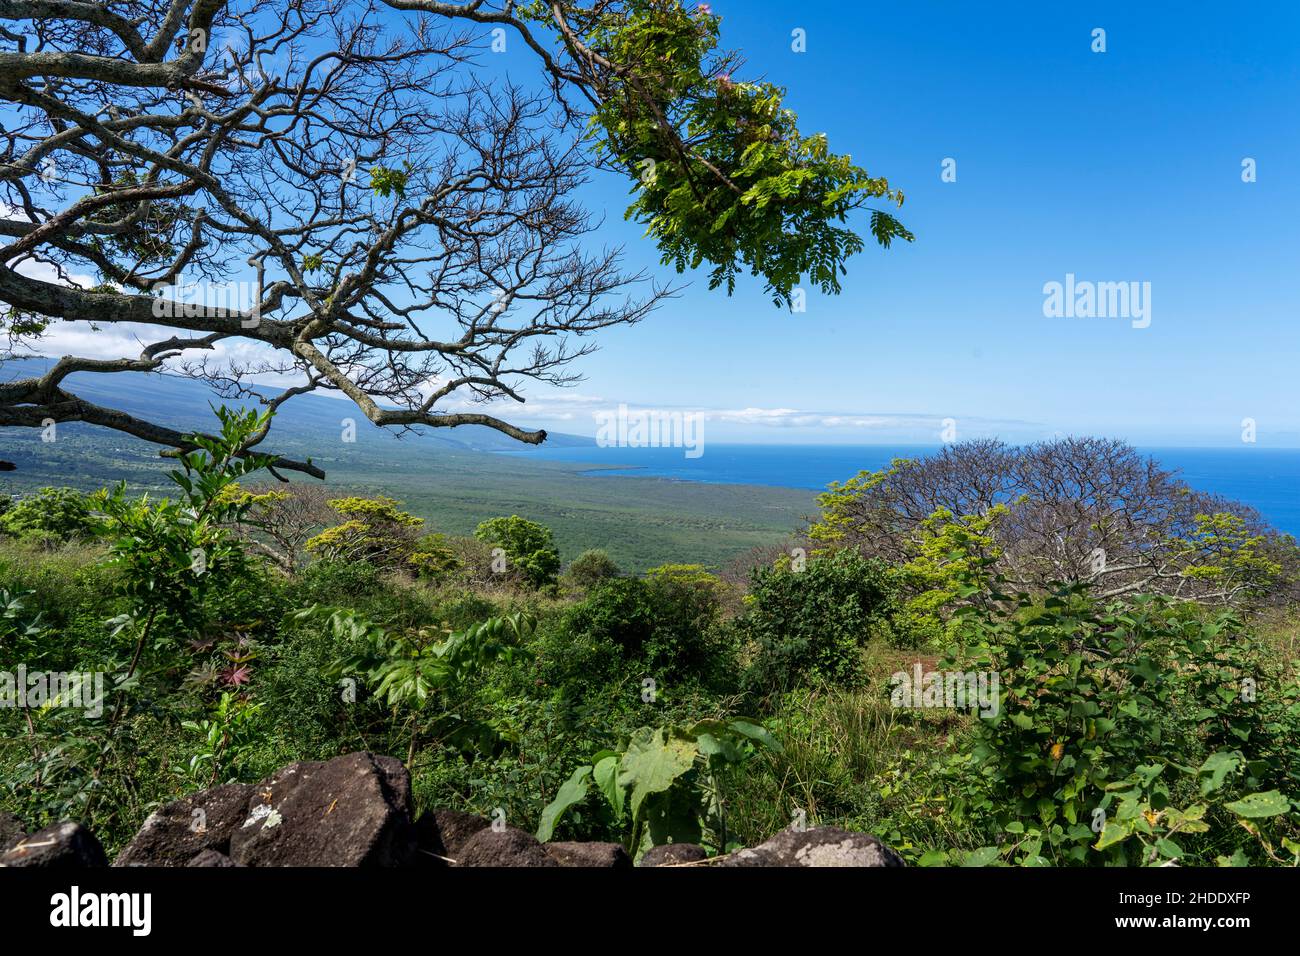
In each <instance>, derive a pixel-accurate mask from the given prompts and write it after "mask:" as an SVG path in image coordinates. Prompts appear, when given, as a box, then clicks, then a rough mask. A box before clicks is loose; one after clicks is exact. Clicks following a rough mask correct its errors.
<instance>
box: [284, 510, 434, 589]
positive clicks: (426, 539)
mask: <svg viewBox="0 0 1300 956" xmlns="http://www.w3.org/2000/svg"><path fill="white" fill-rule="evenodd" d="M329 504H330V507H331V508H333V509H334V510H335V511H336V512H338V514H339V515H340V516H342V517H343V518H345V519H347V520H345V521H344V522H343V523H342V524H339V525H335V526H334V527H332V528H326V529H325V530H324V531H322V532H321V533H320V534H318V535H316V536H315V537H314V538H312V539H311V540H309V541H308V542H307V550H308V551H309V552H311V553H312V554H314V555H316V556H317V557H320V558H325V559H327V560H335V561H349V562H353V561H360V562H365V563H367V564H372V565H375V566H376V567H380V568H384V569H386V570H403V571H409V572H411V573H412V574H425V575H430V576H440V575H442V574H444V573H446V572H448V571H450V570H452V569H453V568H455V566H456V563H457V562H456V559H455V555H453V554H452V552H451V550H450V549H449V548H448V547H447V546H446V543H445V541H444V539H443V537H442V535H430V536H422V535H421V534H420V528H421V527H422V526H423V525H424V519H423V518H417V517H415V515H412V514H408V513H407V512H405V511H402V510H401V509H400V508H398V507H397V505H398V503H397V501H395V500H394V499H392V498H388V497H385V496H383V495H380V496H379V497H377V498H357V497H352V498H335V499H334V500H332V501H330V503H329Z"/></svg>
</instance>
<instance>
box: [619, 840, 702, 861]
mask: <svg viewBox="0 0 1300 956" xmlns="http://www.w3.org/2000/svg"><path fill="white" fill-rule="evenodd" d="M708 858H709V854H708V853H706V852H705V851H704V847H702V846H700V845H699V844H696V843H661V844H660V845H659V846H652V847H651V848H650V849H648V850H646V851H645V852H644V853H642V854H641V859H639V860H637V863H636V865H637V866H680V865H681V864H683V863H698V862H699V861H700V860H707V859H708Z"/></svg>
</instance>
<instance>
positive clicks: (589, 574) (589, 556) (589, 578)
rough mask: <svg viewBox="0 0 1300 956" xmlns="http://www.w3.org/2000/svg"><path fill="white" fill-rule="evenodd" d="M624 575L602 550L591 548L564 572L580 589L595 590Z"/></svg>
mask: <svg viewBox="0 0 1300 956" xmlns="http://www.w3.org/2000/svg"><path fill="white" fill-rule="evenodd" d="M622 574H623V572H622V571H620V570H619V567H618V565H617V564H615V563H614V560H613V559H612V558H611V557H610V556H609V554H608V553H607V552H606V551H604V550H603V549H601V548H589V549H588V550H586V551H584V552H582V554H580V555H578V556H577V557H576V558H574V560H573V563H572V564H570V565H569V567H568V569H567V570H565V572H564V576H565V578H567V579H568V581H569V582H570V583H571V584H573V585H574V586H576V587H579V588H593V587H595V586H596V585H598V584H600V583H601V582H602V581H608V580H610V579H611V578H617V577H621V576H622Z"/></svg>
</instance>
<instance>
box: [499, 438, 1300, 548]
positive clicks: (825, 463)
mask: <svg viewBox="0 0 1300 956" xmlns="http://www.w3.org/2000/svg"><path fill="white" fill-rule="evenodd" d="M937 449H938V446H925V445H894V446H889V445H724V444H717V443H710V444H708V445H706V446H705V448H704V454H703V455H701V456H700V457H699V458H687V457H685V451H684V450H683V449H681V448H601V447H599V446H597V445H595V444H594V443H593V444H592V445H591V446H589V447H573V448H537V449H528V450H526V451H520V452H517V453H515V454H520V455H524V456H527V457H530V458H535V459H542V460H546V461H564V462H577V463H590V464H591V465H592V468H591V469H590V470H588V471H587V472H585V473H586V474H598V475H608V476H619V475H636V476H641V477H653V478H669V479H674V480H677V481H705V482H716V483H723V484H740V485H774V486H777V487H783V488H808V489H816V490H821V489H824V488H825V487H826V485H827V484H829V483H830V482H832V481H843V480H844V479H846V478H851V477H852V476H853V475H855V474H857V473H858V472H859V471H863V470H872V471H874V470H876V469H879V468H883V467H884V466H886V465H888V464H889V462H890V461H891V460H892V459H894V458H915V457H921V456H924V455H928V454H933V453H934V452H935V451H936V450H937ZM1139 451H1141V452H1142V453H1143V454H1146V455H1150V456H1151V457H1153V458H1155V459H1156V460H1157V461H1159V462H1160V463H1161V464H1162V465H1163V466H1164V467H1166V468H1169V469H1171V470H1176V471H1178V472H1179V473H1180V475H1181V476H1182V478H1183V480H1184V481H1186V482H1187V483H1188V484H1189V485H1191V486H1192V487H1193V488H1196V489H1198V490H1200V491H1207V492H1212V493H1215V494H1220V495H1223V496H1224V497H1226V498H1232V499H1234V500H1236V501H1240V502H1242V503H1244V504H1248V505H1251V506H1252V507H1254V508H1256V509H1258V510H1259V512H1260V513H1261V514H1262V515H1263V516H1264V517H1265V518H1266V519H1267V520H1268V521H1269V522H1270V523H1272V525H1273V526H1274V527H1276V528H1277V529H1278V530H1280V531H1285V532H1288V533H1290V534H1294V535H1296V536H1297V537H1300V449H1293V448H1285V449H1270V448H1260V447H1258V446H1254V445H1243V446H1242V447H1240V448H1140V449H1139Z"/></svg>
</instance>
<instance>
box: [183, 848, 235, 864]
mask: <svg viewBox="0 0 1300 956" xmlns="http://www.w3.org/2000/svg"><path fill="white" fill-rule="evenodd" d="M185 865H186V866H235V865H237V864H236V863H235V861H234V860H232V859H231V858H230V857H228V856H226V854H224V853H218V852H217V851H216V850H204V851H203V852H202V853H199V854H196V855H195V857H194V858H193V859H192V860H190V861H189V862H188V863H186V864H185Z"/></svg>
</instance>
